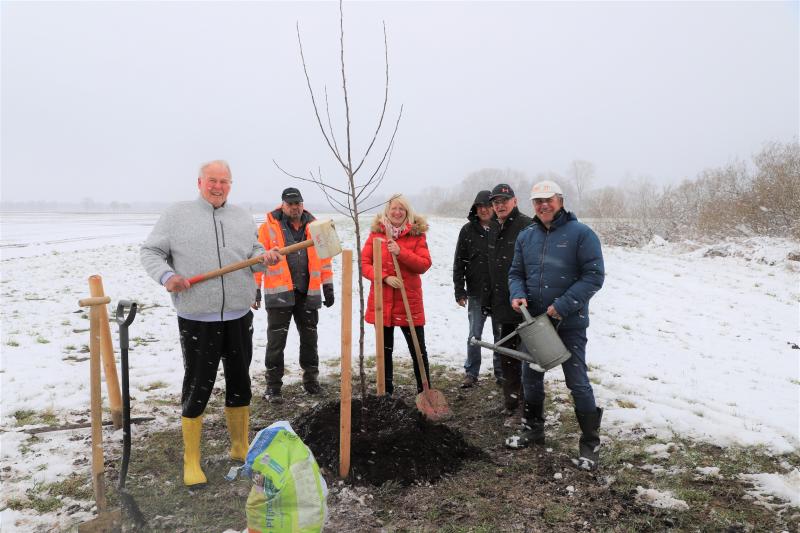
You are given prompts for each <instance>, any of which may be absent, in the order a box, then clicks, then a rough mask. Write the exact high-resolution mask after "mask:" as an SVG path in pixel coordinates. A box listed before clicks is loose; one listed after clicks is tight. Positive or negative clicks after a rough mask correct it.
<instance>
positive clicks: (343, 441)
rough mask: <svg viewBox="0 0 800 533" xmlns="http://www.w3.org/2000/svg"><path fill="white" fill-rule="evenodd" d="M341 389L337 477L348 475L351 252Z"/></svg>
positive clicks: (346, 269)
mask: <svg viewBox="0 0 800 533" xmlns="http://www.w3.org/2000/svg"><path fill="white" fill-rule="evenodd" d="M341 302H342V304H341V305H342V308H341V314H342V372H341V376H342V387H341V403H340V404H339V477H347V476H348V474H349V473H350V416H351V414H352V412H351V400H352V392H353V391H352V389H353V384H352V382H351V381H350V379H351V377H350V374H351V362H350V359H351V355H352V354H351V352H352V350H353V338H352V337H353V335H352V332H353V251H352V250H343V251H342V299H341Z"/></svg>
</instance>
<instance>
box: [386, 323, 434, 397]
mask: <svg viewBox="0 0 800 533" xmlns="http://www.w3.org/2000/svg"><path fill="white" fill-rule="evenodd" d="M400 331H402V332H403V337H405V338H406V344H407V345H408V351H409V353H410V354H411V362H412V363H413V364H414V377H415V378H417V392H418V393H419V392H422V377H421V376H420V375H419V365H418V364H417V352H416V350H415V349H414V340H413V339H412V338H411V330H410V329H409V328H408V326H400ZM414 331H416V333H417V340H418V341H419V349H420V351H421V352H422V361H423V364H424V365H425V373H426V374H427V375H428V385H429V386H430V382H431V371H430V368H429V367H428V350H427V349H426V348H425V326H414ZM393 350H394V326H388V327H386V326H384V328H383V362H384V369H385V372H386V392H387V393H389V394H391V393H392V392H394V384H393V383H392V351H393Z"/></svg>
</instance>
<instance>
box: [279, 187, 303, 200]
mask: <svg viewBox="0 0 800 533" xmlns="http://www.w3.org/2000/svg"><path fill="white" fill-rule="evenodd" d="M281 200H283V201H284V202H287V203H291V202H302V201H303V195H302V194H300V191H299V190H297V189H295V188H294V187H287V188H286V189H283V192H282V193H281Z"/></svg>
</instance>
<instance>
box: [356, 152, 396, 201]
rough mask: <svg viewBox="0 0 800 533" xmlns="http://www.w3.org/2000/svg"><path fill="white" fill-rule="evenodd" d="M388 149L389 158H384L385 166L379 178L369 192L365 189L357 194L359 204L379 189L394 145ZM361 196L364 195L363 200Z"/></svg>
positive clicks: (387, 168)
mask: <svg viewBox="0 0 800 533" xmlns="http://www.w3.org/2000/svg"><path fill="white" fill-rule="evenodd" d="M390 148H391V149H390V151H389V157H388V158H386V165H384V167H383V172H381V175H380V177H379V178H378V179H377V180H375V181H374V182H373V183H372V184H371V189H370V190H369V191H367V190H366V188H365V189H362V190H361V192H360V193H359V194H358V198H360V199H359V200H358V202H359V203H362V202H366V201H367V200H368V199H369V198H370V196H372V195H373V193H375V191H376V190H378V187H380V184H381V183H382V182H383V178H384V177H386V171H387V170H389V162H390V161H391V159H392V151H394V144H392V145H391V146H390ZM365 192H366V194H365ZM362 194H363V195H364V197H363V198H361V196H362Z"/></svg>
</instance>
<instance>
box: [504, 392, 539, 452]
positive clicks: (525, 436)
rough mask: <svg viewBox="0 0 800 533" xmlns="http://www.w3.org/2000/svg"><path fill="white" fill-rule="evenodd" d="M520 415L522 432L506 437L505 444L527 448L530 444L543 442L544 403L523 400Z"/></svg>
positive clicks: (510, 446)
mask: <svg viewBox="0 0 800 533" xmlns="http://www.w3.org/2000/svg"><path fill="white" fill-rule="evenodd" d="M522 415H523V418H522V427H523V431H522V433H520V434H519V435H515V436H513V437H509V438H507V439H506V446H508V447H509V448H527V447H528V446H530V445H532V444H540V445H541V444H544V405H543V404H532V403H530V402H525V405H524V407H523V413H522Z"/></svg>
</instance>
